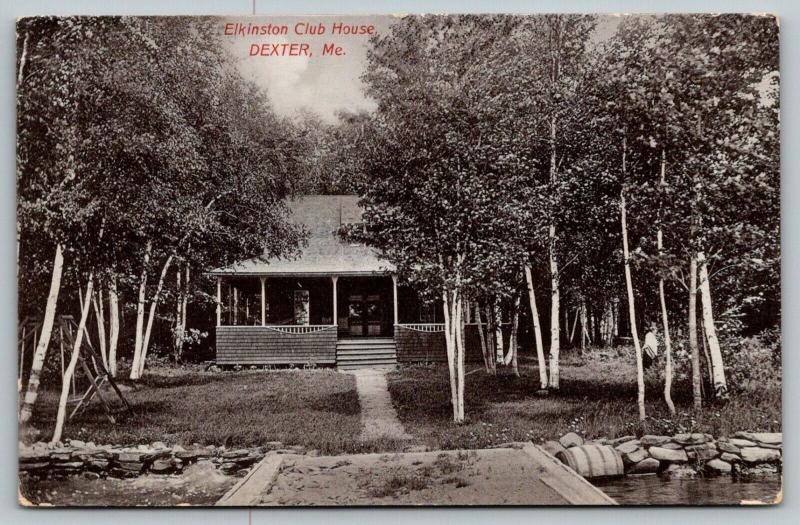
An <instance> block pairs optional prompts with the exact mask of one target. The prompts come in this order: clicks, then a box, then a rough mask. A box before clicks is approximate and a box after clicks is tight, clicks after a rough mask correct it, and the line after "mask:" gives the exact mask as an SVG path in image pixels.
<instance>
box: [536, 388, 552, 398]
mask: <svg viewBox="0 0 800 525" xmlns="http://www.w3.org/2000/svg"><path fill="white" fill-rule="evenodd" d="M536 395H537V396H540V397H544V396H549V395H550V391H549V390H547V389H546V388H540V389H539V390H537V391H536Z"/></svg>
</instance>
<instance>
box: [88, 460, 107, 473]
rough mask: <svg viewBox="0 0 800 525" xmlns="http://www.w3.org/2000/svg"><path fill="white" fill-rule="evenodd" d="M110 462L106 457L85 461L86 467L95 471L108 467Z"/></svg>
mask: <svg viewBox="0 0 800 525" xmlns="http://www.w3.org/2000/svg"><path fill="white" fill-rule="evenodd" d="M109 464H110V462H109V461H108V460H107V459H97V458H92V459H90V460H89V461H87V462H86V463H85V465H86V468H88V469H89V470H92V471H95V472H103V471H105V470H106V469H108V465H109Z"/></svg>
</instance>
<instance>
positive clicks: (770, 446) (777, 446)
mask: <svg viewBox="0 0 800 525" xmlns="http://www.w3.org/2000/svg"><path fill="white" fill-rule="evenodd" d="M758 446H759V447H761V448H771V449H772V450H782V449H783V445H770V444H769V443H758Z"/></svg>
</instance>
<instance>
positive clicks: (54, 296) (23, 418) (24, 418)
mask: <svg viewBox="0 0 800 525" xmlns="http://www.w3.org/2000/svg"><path fill="white" fill-rule="evenodd" d="M63 268H64V254H63V251H62V249H61V245H60V244H59V245H57V246H56V253H55V256H54V257H53V271H52V273H51V276H50V291H49V293H48V294H47V304H46V305H45V309H44V319H43V320H42V330H41V333H40V335H39V342H38V344H37V345H36V350H35V351H34V353H33V364H32V365H31V373H30V375H29V377H28V388H27V391H26V392H25V398H24V400H23V402H22V408H21V409H20V413H19V422H20V423H22V424H23V425H24V424H27V423H28V421H30V419H31V416H33V406H34V405H35V404H36V398H37V397H38V395H39V381H40V377H41V374H42V367H43V366H44V361H45V358H46V357H47V349H48V348H49V346H50V336H51V334H52V333H53V323H54V322H55V318H56V305H57V304H58V293H59V291H60V290H61V272H62V270H63ZM20 388H21V385H20Z"/></svg>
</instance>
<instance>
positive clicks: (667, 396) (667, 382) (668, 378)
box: [657, 227, 675, 415]
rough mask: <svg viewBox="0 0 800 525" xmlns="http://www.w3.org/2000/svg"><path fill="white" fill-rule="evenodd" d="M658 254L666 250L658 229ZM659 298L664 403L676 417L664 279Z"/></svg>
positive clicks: (661, 278) (670, 338) (659, 284)
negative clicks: (661, 326) (663, 359)
mask: <svg viewBox="0 0 800 525" xmlns="http://www.w3.org/2000/svg"><path fill="white" fill-rule="evenodd" d="M657 240H658V253H659V254H661V253H662V252H663V250H664V244H663V234H662V233H661V228H660V227H659V229H658V239H657ZM658 297H659V301H660V303H661V323H662V324H663V327H664V353H665V356H666V363H665V365H664V401H665V402H666V403H667V407H669V413H670V414H672V415H675V403H673V402H672V337H671V336H670V333H669V316H668V315H667V299H666V296H665V294H664V278H663V277H660V278H659V279H658Z"/></svg>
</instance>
